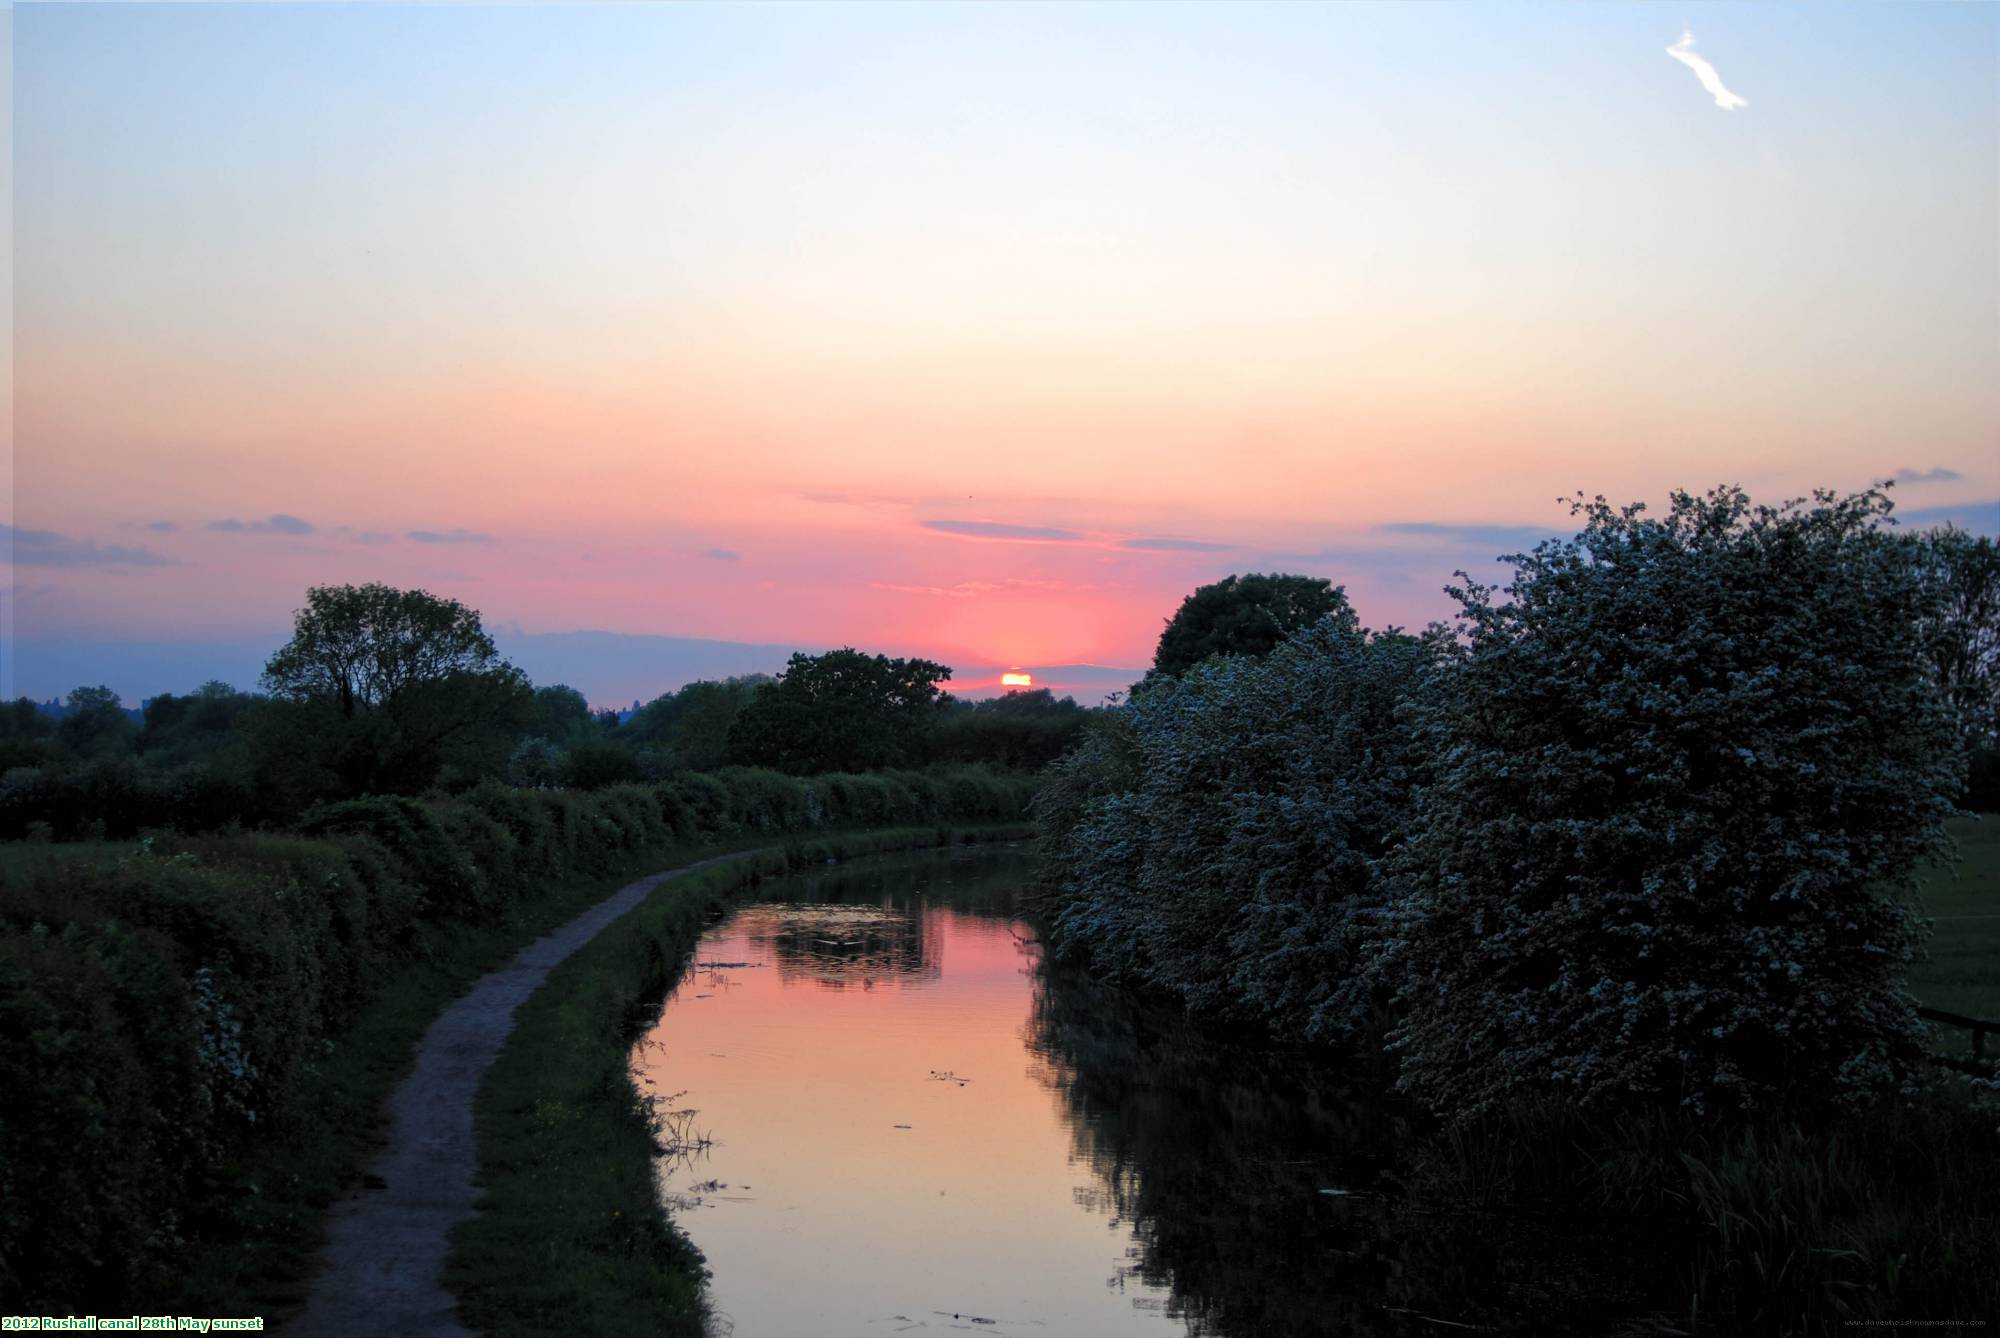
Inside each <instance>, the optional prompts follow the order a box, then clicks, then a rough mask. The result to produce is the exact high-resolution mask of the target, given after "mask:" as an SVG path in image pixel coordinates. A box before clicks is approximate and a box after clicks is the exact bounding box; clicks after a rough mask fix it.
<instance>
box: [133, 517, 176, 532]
mask: <svg viewBox="0 0 2000 1338" xmlns="http://www.w3.org/2000/svg"><path fill="white" fill-rule="evenodd" d="M140 528H141V529H146V530H151V531H152V532H153V533H155V534H172V533H173V532H174V531H175V530H177V529H179V528H180V526H178V525H176V524H174V522H172V521H171V520H149V521H147V522H146V523H145V524H144V525H142V526H140Z"/></svg>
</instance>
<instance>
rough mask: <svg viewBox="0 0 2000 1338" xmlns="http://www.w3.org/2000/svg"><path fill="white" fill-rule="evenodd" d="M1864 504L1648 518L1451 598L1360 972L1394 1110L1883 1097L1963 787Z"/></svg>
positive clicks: (1909, 582) (1618, 522)
mask: <svg viewBox="0 0 2000 1338" xmlns="http://www.w3.org/2000/svg"><path fill="white" fill-rule="evenodd" d="M1888 509H1889V507H1888V503H1887V502H1886V500H1884V499H1883V498H1882V497H1881V495H1880V494H1878V493H1872V492H1871V493H1863V494H1859V495H1857V496H1853V497H1847V498H1839V499H1836V498H1835V497H1834V496H1833V495H1831V494H1827V493H1821V494H1817V495H1816V497H1815V498H1814V500H1813V501H1812V502H1811V503H1805V502H1795V503H1789V504H1787V505H1785V506H1781V507H1777V508H1769V507H1754V508H1753V507H1752V506H1751V505H1750V503H1749V501H1748V499H1747V498H1746V497H1744V495H1743V494H1742V493H1740V492H1737V491H1733V490H1728V489H1724V490H1720V491H1717V492H1715V493H1712V494H1710V495H1709V496H1707V497H1705V498H1696V497H1691V496H1688V495H1686V494H1676V495H1675V497H1674V502H1673V509H1672V511H1671V513H1670V514H1669V515H1668V516H1666V517H1665V518H1664V519H1661V520H1649V519H1646V518H1645V517H1644V516H1643V515H1642V514H1641V512H1640V509H1639V508H1637V507H1629V508H1626V509H1624V510H1622V511H1619V510H1613V509H1612V508H1611V507H1609V506H1608V505H1606V504H1605V503H1604V501H1603V500H1602V499H1601V498H1600V499H1599V500H1598V501H1596V502H1594V503H1591V504H1588V505H1586V504H1584V503H1582V502H1579V503H1577V510H1578V512H1579V513H1581V514H1582V515H1583V516H1584V517H1585V520H1586V527H1585V529H1584V530H1583V532H1582V533H1580V534H1579V535H1577V536H1576V537H1575V538H1574V539H1570V540H1564V541H1560V542H1557V541H1551V542H1548V543H1544V544H1542V545H1541V546H1540V547H1538V548H1537V549H1536V550H1535V551H1534V552H1533V553H1532V554H1528V555H1525V556H1518V557H1516V558H1513V559H1512V561H1513V562H1514V563H1515V564H1516V567H1517V572H1516V576H1515V579H1514V583H1513V584H1512V585H1511V586H1509V587H1508V589H1507V593H1508V594H1509V595H1510V596H1511V600H1510V601H1507V602H1499V601H1496V600H1495V599H1494V598H1493V595H1494V592H1493V591H1491V590H1489V589H1487V588H1485V587H1482V586H1479V585H1476V584H1472V583H1470V582H1468V583H1467V585H1466V586H1465V588H1463V589H1461V590H1456V591H1454V593H1455V594H1456V595H1457V596H1458V598H1459V599H1460V600H1461V601H1462V603H1463V606H1464V621H1463V624H1462V627H1461V633H1462V636H1463V638H1464V640H1463V645H1462V648H1461V649H1460V651H1459V653H1457V654H1454V655H1452V656H1450V657H1449V658H1448V661H1447V663H1446V664H1445V666H1444V668H1443V670H1442V672H1441V674H1440V682H1439V685H1438V690H1437V691H1435V692H1432V693H1428V694H1426V695H1425V696H1424V697H1423V698H1422V699H1421V700H1420V701H1419V703H1418V704H1417V709H1416V712H1415V722H1414V723H1415V727H1416V731H1417V739H1418V743H1419V745H1420V746H1421V747H1422V748H1423V749H1424V750H1425V751H1426V752H1427V753H1428V754H1429V755H1430V756H1431V757H1432V758H1434V759H1436V774H1435V776H1434V777H1433V779H1432V781H1431V783H1430V784H1429V786H1428V788H1427V790H1426V793H1425V798H1424V802H1423V805H1422V809H1421V812H1420V814H1419V817H1418V821H1417V823H1416V825H1415V836H1414V838H1413V840H1412V841H1411V842H1410V844H1409V845H1408V847H1407V849H1406V851H1405V853H1404V855H1403V856H1402V857H1401V858H1400V860H1399V867H1400V869H1401V870H1402V872H1403V874H1404V875H1405V876H1406V878H1407V881H1408V889H1409V895H1408V899H1407V901H1406V902H1404V903H1403V904H1402V910H1401V913H1400V916H1399V919H1398V922H1397V925H1396V928H1395V931H1394V933H1393V934H1392V935H1391V936H1390V938H1389V940H1388V941H1387V944H1386V947H1387V951H1388V956H1387V958H1386V969H1387V970H1388V971H1389V972H1390V973H1391V974H1392V977H1393V979H1394V981H1395V983H1396V984H1397V986H1398V987H1399V993H1398V996H1397V997H1398V1000H1399V1002H1400V1004H1401V1006H1402V1008H1403V1010H1404V1012H1403V1015H1402V1017H1401V1019H1400V1022H1399V1024H1398V1026H1397V1028H1396V1030H1395V1033H1394V1043H1395V1044H1396V1046H1398V1047H1399V1048H1400V1050H1401V1053H1402V1057H1403V1076H1402V1079H1401V1081H1402V1084H1403V1086H1404V1087H1405V1088H1407V1089H1408V1090H1410V1091H1412V1092H1414V1093H1416V1094H1417V1095H1419V1096H1420V1097H1422V1098H1423V1099H1425V1100H1426V1101H1428V1102H1430V1103H1431V1104H1432V1105H1434V1106H1436V1107H1439V1108H1442V1109H1445V1110H1448V1111H1451V1112H1453V1113H1455V1114H1456V1115H1458V1116H1461V1117H1464V1116H1468V1115H1470V1114H1471V1113H1473V1112H1477V1111H1479V1110H1482V1109H1485V1108H1487V1107H1489V1106H1491V1105H1492V1104H1493V1103H1494V1102H1496V1101H1497V1100H1499V1099H1500V1098H1502V1097H1504V1096H1506V1095H1508V1094H1510V1093H1513V1092H1515V1091H1517V1090H1522V1089H1553V1090H1555V1091H1558V1092H1561V1093H1564V1094H1566V1096H1567V1098H1568V1099H1571V1100H1574V1101H1576V1102H1578V1103H1580V1104H1581V1105H1582V1106H1584V1107H1585V1108H1590V1107H1594V1106H1598V1105H1607V1106H1615V1105H1619V1104H1625V1103H1639V1104H1646V1103H1654V1102H1659V1101H1662V1100H1664V1101H1665V1102H1667V1103H1669V1104H1679V1105H1681V1106H1685V1107H1687V1108H1689V1109H1691V1110H1694V1111H1698V1112H1699V1111H1712V1110H1716V1109H1720V1108H1738V1107H1751V1106H1757V1105H1760V1104H1764V1103H1768V1102H1770V1101H1772V1100H1774V1099H1775V1098H1776V1097H1777V1096H1778V1095H1779V1094H1781V1093H1784V1092H1786V1091H1787V1090H1790V1091H1794V1092H1811V1093H1815V1094H1818V1095H1820V1096H1822V1097H1836V1096H1858V1095H1860V1094H1862V1093H1864V1092H1880V1091H1882V1090H1884V1089H1891V1088H1895V1087H1897V1086H1899V1085H1902V1084H1904V1083H1905V1082H1906V1081H1907V1080H1908V1078H1909V1076H1910V1074H1911V1073H1912V1071H1913V1067H1914V1066H1915V1065H1916V1064H1917V1063H1918V1062H1919V1060H1920V1057H1921V1055H1922V1052H1923V1049H1924V1033H1923V1030H1922V1028H1921V1026H1920V1024H1919V1023H1918V1021H1917V1018H1916V1016H1915V1012H1914V1009H1913V1005H1912V1001H1911V1000H1910V998H1909V996H1908V994H1907V993H1906V992H1905V990H1904V988H1903V985H1902V977H1903V974H1904V970H1905V968H1906V966H1907V964H1908V962H1909V961H1910V958H1911V955H1912V953H1913V951H1914V949H1915V947H1916V944H1917V942H1918V936H1919V921H1918V920H1917V918H1916V916H1915V915H1914V914H1913V912H1912V910H1911V908H1910V906H1909V905H1908V903H1907V899H1905V898H1899V897H1898V896H1897V895H1895V894H1896V893H1897V892H1898V891H1907V890H1908V888H1909V887H1910V880H1911V878H1912V874H1913V871H1914V870H1915V869H1916V868H1917V866H1918V864H1919V862H1920V861H1921V860H1923V859H1924V858H1925V857H1927V856H1928V855H1930V854H1931V853H1932V852H1933V851H1935V850H1936V849H1937V848H1938V846H1939V845H1940V843H1941V841H1942V839H1943V837H1942V827H1941V824H1942V821H1943V819H1944V818H1945V817H1946V816H1947V815H1948V814H1949V812H1950V811H1951V802H1950V797H1951V796H1952V795H1953V794H1955V793H1956V791H1957V786H1958V784H1959V779H1960V776H1961V775H1962V772H1961V771H1960V770H1959V767H1958V765H1957V763H1956V762H1955V761H1954V757H1955V753H1956V744H1955V739H1954V734H1953V729H1952V723H1953V722H1952V717H1951V713H1950V711H1949V710H1948V708H1947V707H1946V706H1945V705H1944V704H1943V703H1942V702H1941V701H1939V700H1938V698H1937V696H1936V694H1935V693H1934V692H1933V691H1931V689H1930V688H1929V686H1928V682H1927V678H1926V675H1925V672H1924V670H1923V667H1922V665H1921V664H1920V662H1919V660H1918V658H1917V655H1916V653H1915V650H1916V643H1915V638H1914V636H1913V635H1912V627H1913V621H1914V620H1915V619H1918V618H1920V617H1921V616H1922V615H1923V613H1924V603H1923V597H1922V595H1923V592H1922V587H1921V584H1920V583H1919V581H1918V580H1917V579H1916V574H1915V571H1914V568H1913V567H1912V565H1911V564H1910V562H1909V560H1908V557H1907V554H1906V552H1905V551H1904V550H1903V549H1902V548H1901V546H1899V545H1896V544H1893V543H1890V542H1888V541H1887V539H1886V537H1885V536H1884V535H1883V534H1882V533H1880V532H1879V531H1878V529H1877V524H1878V522H1879V521H1880V520H1881V519H1882V518H1883V517H1884V516H1885V515H1886V514H1887V512H1888Z"/></svg>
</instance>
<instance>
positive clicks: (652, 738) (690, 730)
mask: <svg viewBox="0 0 2000 1338" xmlns="http://www.w3.org/2000/svg"><path fill="white" fill-rule="evenodd" d="M774 681H775V680H774V679H772V677H771V676H770V675H768V674H749V675H746V676H744V677H740V678H728V679H724V680H723V681H721V682H719V683H715V682H708V681H702V682H696V683H690V684H688V685H687V686H686V687H684V688H682V689H681V690H680V691H679V692H670V693H667V694H666V695H665V696H662V697H656V698H654V699H653V700H652V701H650V702H648V703H646V705H645V706H644V707H642V708H641V709H640V710H639V711H638V712H637V713H636V714H634V715H633V717H632V718H631V719H630V720H627V721H626V722H625V724H624V725H623V727H621V728H620V729H619V731H618V732H619V736H620V737H621V738H622V739H626V740H629V741H630V742H631V743H632V744H633V745H634V746H635V747H637V748H640V749H653V750H656V751H658V752H660V753H662V754H664V755H665V757H666V758H667V759H668V761H669V763H670V764H671V765H672V766H675V767H679V768H686V769H688V770H691V771H713V770H715V769H716V768H717V767H720V766H722V765H724V764H725V763H726V762H728V760H729V732H730V730H731V729H733V728H735V725H736V721H737V719H738V718H739V717H740V716H741V715H742V714H743V711H744V708H745V707H747V706H749V704H750V702H751V701H752V699H754V698H755V697H756V695H757V690H758V689H759V688H761V687H764V686H765V685H767V684H770V683H772V682H774Z"/></svg>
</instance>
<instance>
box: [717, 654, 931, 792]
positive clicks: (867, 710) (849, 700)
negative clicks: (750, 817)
mask: <svg viewBox="0 0 2000 1338" xmlns="http://www.w3.org/2000/svg"><path fill="white" fill-rule="evenodd" d="M950 677H951V670H950V669H948V668H946V667H945V666H944V665H941V664H933V663H932V662H931V661H929V660H917V659H909V660H903V659H890V658H889V657H888V656H886V655H864V654H862V653H861V652H860V651H857V650H853V649H843V650H835V651H828V652H827V653H826V654H824V655H794V656H792V658H791V661H790V663H789V664H788V665H787V666H786V668H785V672H784V673H783V674H781V675H779V677H778V680H777V681H776V682H775V683H768V684H765V685H764V686H762V687H760V688H758V689H757V692H756V694H755V695H754V696H753V697H752V698H751V699H750V702H749V704H748V705H747V706H745V707H744V708H743V711H742V714H741V715H739V716H738V717H737V719H736V723H735V724H734V725H733V726H731V728H730V731H729V756H730V760H731V761H733V762H737V763H740V764H743V765H747V766H757V767H770V768H772V769H773V770H776V771H783V772H786V773H787V774H789V775H794V776H809V775H813V774H816V773H818V772H824V771H876V770H880V769H881V768H884V767H902V766H913V765H916V764H919V763H921V762H922V761H923V760H924V758H925V753H926V750H927V745H928V743H929V740H930V736H931V734H932V732H933V731H934V730H935V729H936V727H937V720H938V716H939V714H940V709H941V707H942V704H943V701H944V694H943V691H942V690H941V689H940V688H939V686H938V685H939V684H940V683H942V682H944V681H945V680H946V679H948V678H950Z"/></svg>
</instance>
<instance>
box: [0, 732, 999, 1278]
mask: <svg viewBox="0 0 2000 1338" xmlns="http://www.w3.org/2000/svg"><path fill="white" fill-rule="evenodd" d="M1032 784H1033V783H1032V781H1031V780H1029V779H1027V778H1018V777H1005V778H1003V777H993V776H980V777H974V776H970V775H959V776H955V777H954V778H953V779H952V780H951V781H950V782H949V783H947V784H943V785H940V784H938V783H936V782H932V781H930V780H929V779H928V778H923V777H913V778H907V779H906V780H904V781H891V780H888V779H884V778H878V777H822V778H818V779H816V780H805V779H799V778H793V777H785V776H779V775H777V774H776V773H770V772H751V771H735V772H728V773H724V774H722V775H720V776H715V777H705V776H704V777H695V776H683V777H680V778H678V779H677V780H675V781H674V782H673V783H671V784H669V785H665V786H660V787H643V786H616V787H611V788H608V789H605V790H600V791H595V792H592V793H589V794H576V793H569V792H554V791H510V790H506V789H504V788H502V787H499V786H493V785H488V786H482V787H478V788H475V789H473V790H471V791H469V792H468V793H467V794H465V795H464V796H462V797H459V798H454V799H447V800H438V801H432V802H425V801H418V800H414V799H407V798H396V797H388V798H369V799H358V800H349V801H345V802H342V803H337V804H331V805H326V806H323V807H322V808H319V809H316V810H314V811H312V812H311V813H309V814H307V815H306V817H305V818H304V819H303V820H302V821H301V822H300V823H299V825H298V830H297V831H296V832H295V833H289V834H264V833H257V834H241V835H207V836H196V837H180V836H175V835H173V834H171V833H163V834H160V835H158V836H156V837H151V838H147V839H146V840H143V841H141V842H138V843H136V844H133V843H123V844H115V845H114V844H105V843H91V844H72V845H61V844H42V845H36V844H18V843H17V844H14V845H12V846H9V847H5V848H4V850H0V1093H5V1099H4V1100H0V1310H5V1311H7V1312H9V1313H28V1312H31V1311H32V1312H34V1313H50V1314H60V1313H64V1312H65V1310H66V1309H68V1308H70V1307H73V1306H75V1305H78V1304H87V1305H88V1306H90V1307H92V1308H95V1309H98V1310H101V1311H110V1312H113V1313H123V1312H124V1310H125V1309H129V1308H131V1307H132V1306H135V1305H137V1304H138V1303H139V1301H140V1300H141V1299H147V1300H148V1301H158V1300H159V1299H160V1298H163V1297H170V1296H174V1295H179V1294H180V1293H179V1292H178V1291H176V1287H177V1286H179V1285H180V1284H181V1283H182V1282H183V1281H184V1278H185V1268H186V1264H187V1256H188V1251H189V1249H190V1242H191V1241H195V1240H198V1239H200V1238H201V1237H202V1236H203V1234H204V1233H205V1232H209V1231H212V1230H213V1229H214V1228H215V1226H216V1223H217V1221H218V1220H219V1219H222V1218H226V1217H227V1216H228V1215H229V1214H230V1213H231V1212H232V1211H234V1210H235V1209H234V1206H233V1205H236V1204H237V1203H239V1202H240V1201H241V1199H242V1197H243V1194H244V1193H245V1192H246V1191H245V1190H244V1189H243V1187H241V1186H237V1185H233V1184H232V1183H231V1182H230V1175H229V1172H228V1169H227V1168H228V1166H229V1164H230V1159H231V1156H232V1154H233V1153H234V1152H236V1151H239V1150H241V1149H242V1148H243V1147H244V1146H246V1145H247V1144H249V1143H253V1142H256V1141H257V1140H260V1139H270V1138H278V1137H282V1136H283V1131H284V1130H285V1129H286V1128H288V1127H294V1126H296V1124H297V1123H298V1121H299V1120H300V1119H301V1117H302V1114H303V1112H301V1111H299V1110H298V1109H297V1108H296V1107H295V1106H294V1105H293V1104H292V1102H293V1101H294V1098H295V1094H296V1093H297V1091H298V1090H299V1088H300V1085H301V1084H300V1079H301V1078H302V1076H304V1074H305V1073H306V1072H307V1070H308V1069H309V1068H310V1067H311V1066H312V1065H314V1064H315V1063H316V1062H317V1061H318V1060H319V1059H321V1058H322V1057H323V1056H325V1055H326V1054H327V1053H328V1047H329V1045H330V1044H331V1043H333V1042H334V1041H335V1040H336V1039H337V1038H338V1036H339V1034H340V1031H341V1028H342V1026H343V1025H344V1024H345V1023H347V1022H348V1021H349V1020H350V1019H351V1018H352V1017H353V1016H354V1015H355V1013H356V1012H357V1010H358V1009H359V1008H360V1007H361V1006H362V1005H363V1004H364V1003H365V1002H366V1001H367V1000H369V999H370V998H371V997H373V995H374V994H375V993H376V992H377V991H379V990H380V989H381V988H382V986H383V984H384V982H385V981H386V980H387V979H388V978H389V977H390V976H391V974H392V973H394V972H395V971H397V970H398V968H399V967H400V966H401V965H402V964H405V963H408V962H410V961H411V960H412V959H413V957H420V956H422V955H424V954H426V953H429V952H432V951H435V950H437V949H438V947H439V945H441V944H442V943H444V942H445V941H446V940H447V939H448V937H449V936H450V935H451V934H452V933H453V932H454V929H455V927H458V926H485V925H495V924H501V923H506V922H509V921H510V920H511V918H512V917H514V916H517V915H519V914H520V913H521V912H522V908H523V907H524V906H526V905H527V904H528V903H529V902H531V901H532V900H533V899H534V898H536V897H537V896H538V895H539V894H540V891H541V889H543V888H546V887H547V886H549V885H551V884H552V883H554V882H557V881H559V880H563V879H570V878H581V877H590V876H597V877H603V876H610V875H613V874H617V873H620V872H622V871H623V870H625V869H629V868H631V867H633V866H634V864H635V862H636V861H638V860H640V859H642V858H643V857H645V856H646V855H648V854H649V853H651V852H664V851H665V850H666V849H667V848H668V847H670V846H672V845H675V844H681V845H686V844H690V843H694V842H701V841H706V842H717V841H727V840H731V839H734V838H736V837H739V836H743V837H751V836H756V835H761V834H774V835H775V834H780V833H782V834H786V835H790V834H793V833H803V832H806V831H814V830H818V831H824V830H827V829H829V828H832V827H835V826H838V825H858V824H857V819H856V816H855V813H854V812H853V806H850V805H827V804H826V803H825V802H824V800H823V796H824V795H827V794H830V793H833V792H836V791H839V792H842V793H864V792H865V793H868V794H871V795H875V796H879V797H883V802H882V803H879V804H878V803H870V804H868V805H865V806H863V807H865V808H866V809H867V810H868V811H869V812H871V813H874V812H883V813H887V814H889V815H890V816H891V817H892V818H894V819H896V820H899V821H904V822H919V823H921V822H931V821H945V820H953V819H960V818H966V819H975V820H976V819H983V818H990V817H1021V816H1024V815H1025V813H1026V809H1027V799H1028V796H1029V794H1030V792H1031V789H1032ZM920 790H921V797H919V796H920ZM815 815H817V816H815ZM192 1299H194V1298H190V1300H192Z"/></svg>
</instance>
